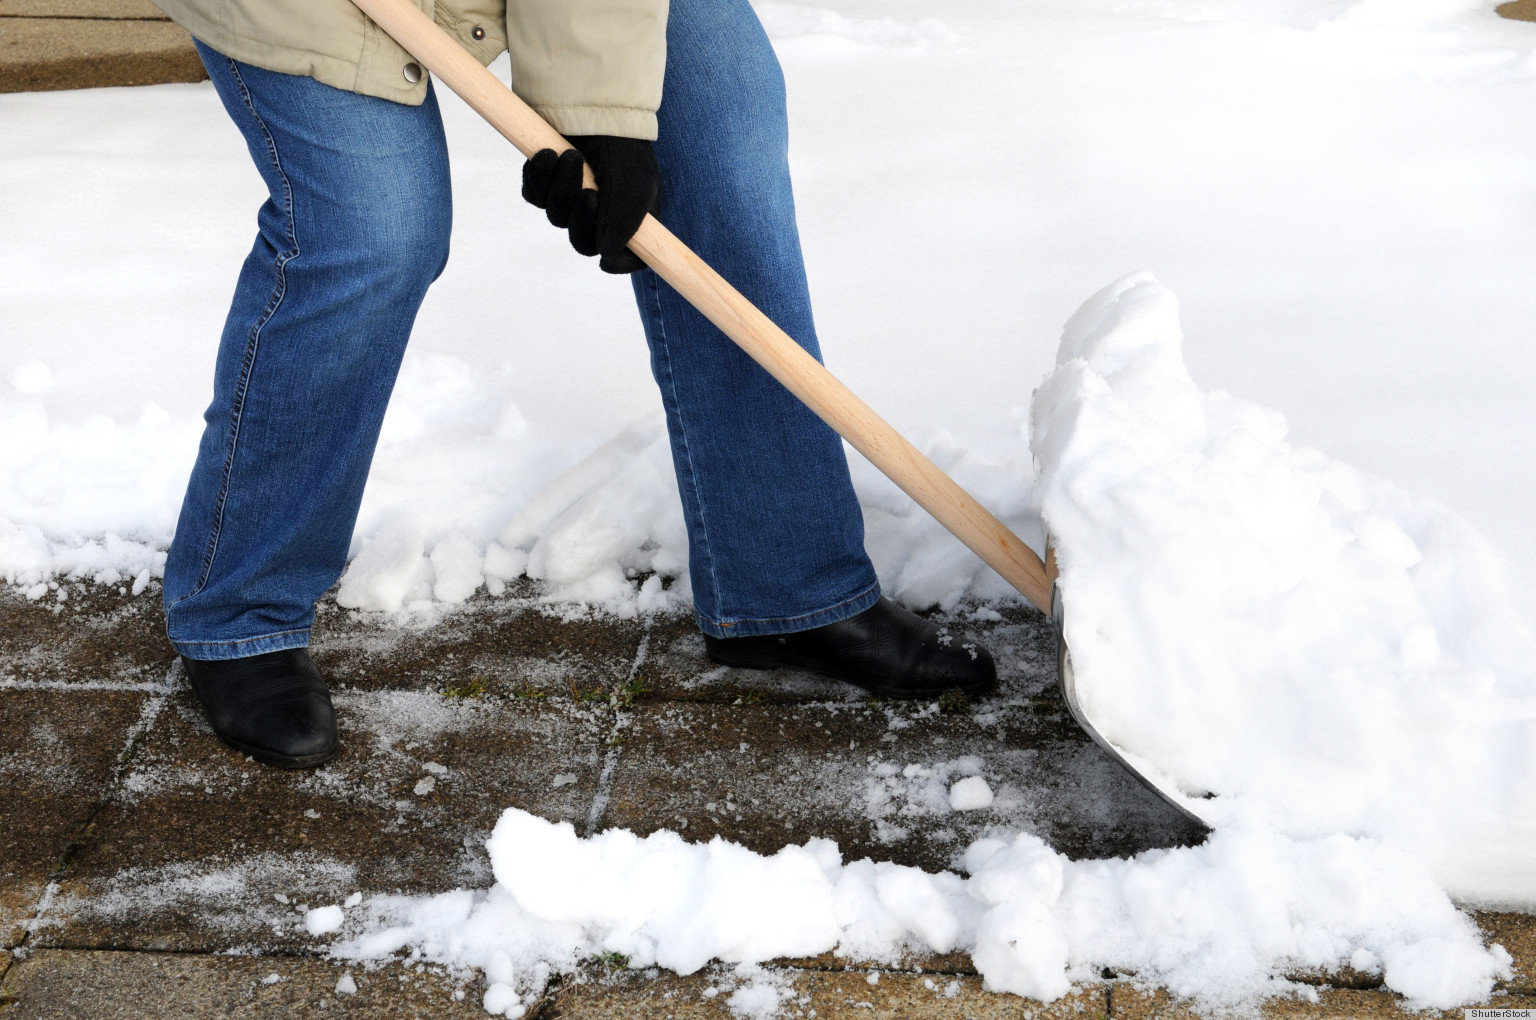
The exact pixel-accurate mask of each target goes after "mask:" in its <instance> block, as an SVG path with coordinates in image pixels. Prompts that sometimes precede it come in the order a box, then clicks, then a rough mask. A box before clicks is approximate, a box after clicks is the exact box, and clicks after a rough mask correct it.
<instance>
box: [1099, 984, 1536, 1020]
mask: <svg viewBox="0 0 1536 1020" xmlns="http://www.w3.org/2000/svg"><path fill="white" fill-rule="evenodd" d="M1109 1003H1110V1016H1111V1017H1114V1018H1115V1020H1200V1018H1202V1017H1209V1016H1212V1015H1213V1012H1212V1011H1210V1010H1201V1009H1199V1008H1198V1007H1196V1006H1195V1005H1194V1004H1192V1003H1190V1002H1189V1001H1187V1000H1181V999H1176V998H1174V997H1173V996H1172V995H1170V994H1168V992H1166V991H1164V990H1162V989H1155V990H1154V989H1146V988H1138V987H1136V986H1135V985H1133V984H1131V983H1129V982H1124V981H1117V982H1115V983H1114V984H1113V986H1112V987H1111V988H1110V991H1109ZM1484 1008H1489V1009H1533V1008H1536V998H1529V997H1524V996H1512V995H1495V996H1494V997H1493V998H1492V999H1491V1000H1489V1002H1488V1003H1486V1004H1485V1006H1484ZM1258 1015H1259V1016H1261V1017H1263V1018H1264V1020H1431V1018H1435V1017H1444V1018H1445V1020H1464V1017H1465V1013H1464V1011H1463V1010H1462V1008H1461V1007H1457V1008H1455V1009H1449V1010H1435V1009H1428V1010H1423V1011H1419V1010H1415V1009H1412V1008H1410V1007H1409V1005H1408V1004H1407V1001H1406V1000H1405V999H1403V997H1402V996H1400V995H1393V994H1392V993H1390V992H1379V991H1360V990H1356V989H1342V988H1324V989H1319V990H1316V991H1315V992H1313V993H1312V994H1311V995H1307V996H1297V997H1295V998H1273V999H1268V1000H1266V1001H1265V1002H1263V1003H1262V1004H1261V1005H1260V1006H1259V1007H1258Z"/></svg>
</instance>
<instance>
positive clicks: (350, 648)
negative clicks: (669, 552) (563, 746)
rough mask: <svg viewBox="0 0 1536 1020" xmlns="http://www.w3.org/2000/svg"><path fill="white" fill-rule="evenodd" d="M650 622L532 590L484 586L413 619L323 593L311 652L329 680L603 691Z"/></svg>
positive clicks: (625, 665)
mask: <svg viewBox="0 0 1536 1020" xmlns="http://www.w3.org/2000/svg"><path fill="white" fill-rule="evenodd" d="M646 633H647V631H646V626H645V624H644V623H642V622H639V621H636V620H620V619H616V618H614V617H613V616H610V615H606V614H598V613H591V612H587V611H584V610H580V609H572V608H570V607H563V606H549V605H545V604H542V603H540V602H539V600H538V599H537V598H534V597H522V598H518V597H511V596H508V597H503V598H489V597H487V596H484V595H481V596H479V597H477V598H475V599H472V600H471V601H470V602H469V603H468V604H467V605H465V606H463V607H462V608H458V609H449V610H443V611H438V612H437V613H435V614H434V615H430V616H424V617H420V618H415V619H413V618H412V617H411V616H410V615H409V614H388V613H359V612H353V611H350V610H346V609H342V608H341V607H339V606H337V605H336V603H335V602H334V601H332V600H331V599H329V598H327V599H325V600H323V601H322V602H321V603H320V605H319V606H318V607H317V615H316V619H315V628H314V632H313V636H312V647H311V649H310V650H311V652H312V654H313V655H314V657H315V662H316V664H318V665H319V666H320V669H321V671H322V673H324V675H325V677H326V679H327V681H328V682H329V683H330V684H331V685H332V687H334V688H340V689H346V688H356V689H361V690H385V689H402V690H417V691H424V690H437V691H449V690H454V691H471V690H472V691H475V692H476V693H481V694H485V695H487V696H491V697H495V696H498V695H516V694H535V695H537V694H543V695H556V696H567V697H570V696H573V697H578V698H580V697H588V698H593V699H594V700H595V699H596V697H597V696H598V695H602V696H604V697H606V695H607V694H608V693H611V692H612V691H614V690H615V689H617V687H618V686H619V685H620V684H622V683H623V682H624V681H625V680H627V679H628V678H629V675H630V672H631V671H632V669H633V668H634V664H635V660H636V656H637V654H638V651H639V648H640V644H641V641H642V640H643V639H644V638H645V636H646Z"/></svg>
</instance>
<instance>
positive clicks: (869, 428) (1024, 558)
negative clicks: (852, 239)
mask: <svg viewBox="0 0 1536 1020" xmlns="http://www.w3.org/2000/svg"><path fill="white" fill-rule="evenodd" d="M352 2H353V3H354V4H356V5H357V6H358V8H360V9H361V10H362V11H363V13H364V14H366V15H368V17H370V18H372V19H373V20H374V21H375V22H376V23H377V24H378V25H379V27H380V28H382V29H384V31H385V32H387V33H389V35H390V36H391V37H392V38H394V40H395V41H396V42H398V43H399V44H400V45H401V46H402V47H404V48H405V50H406V51H407V52H408V53H410V54H411V55H412V56H413V57H415V58H416V60H417V61H419V62H420V63H421V66H423V67H425V68H426V69H427V70H428V71H430V72H431V73H433V74H435V75H437V76H438V78H440V79H441V80H442V82H443V84H445V85H447V86H448V87H449V88H451V89H452V90H453V91H454V92H456V93H458V95H459V97H460V98H461V99H463V100H464V101H465V102H466V103H468V104H469V105H470V107H471V108H473V109H474V111H475V112H476V113H478V114H480V116H482V117H484V118H485V120H486V121H487V122H488V123H489V124H490V125H491V126H492V127H494V128H495V129H496V130H497V131H499V132H500V133H501V134H502V135H503V136H504V137H505V138H506V139H507V140H508V141H510V142H511V143H512V144H513V145H515V146H516V147H517V149H518V151H520V152H521V153H522V154H523V155H524V156H532V155H533V154H534V153H535V152H538V151H539V150H540V149H553V150H555V151H556V152H564V151H565V150H566V149H569V148H571V147H572V146H571V143H570V142H568V141H566V140H565V139H564V138H562V137H561V136H560V134H559V132H557V131H556V130H555V129H554V128H552V127H550V126H549V124H548V123H546V122H545V121H544V119H543V118H542V117H540V116H539V115H538V114H537V113H535V112H534V111H533V110H532V109H531V108H529V107H528V105H527V104H525V103H524V102H523V101H522V100H521V99H519V98H518V97H517V95H516V94H514V93H513V92H512V90H511V89H510V88H508V87H507V86H506V84H504V83H503V82H502V81H501V79H499V78H497V77H496V76H495V75H494V74H492V73H491V72H490V71H489V70H487V69H486V68H485V67H484V66H483V65H481V63H480V62H479V61H478V60H476V59H475V58H474V57H473V56H471V55H470V53H469V52H468V51H467V50H465V49H464V48H463V47H462V46H460V45H459V43H458V41H457V40H455V39H454V38H453V37H452V36H451V35H449V34H448V33H447V32H445V31H444V30H443V29H441V28H439V27H438V26H437V24H436V23H435V22H433V20H432V19H431V18H430V17H428V16H427V15H426V14H424V13H422V11H421V10H420V9H419V8H417V7H416V6H415V4H413V3H412V2H411V0H352ZM586 186H587V187H589V188H595V187H596V186H597V185H596V182H595V181H594V180H593V177H592V169H591V167H588V168H587V170H586ZM629 249H630V250H631V251H633V252H634V253H635V254H636V255H638V256H640V258H641V259H643V260H644V261H645V264H646V265H648V266H650V267H651V268H652V269H653V270H655V271H656V273H657V274H658V275H659V276H660V277H661V278H662V279H663V280H665V281H667V283H668V284H670V285H671V286H672V288H673V289H674V290H676V291H677V292H678V293H679V294H681V295H682V296H683V297H684V298H686V299H687V300H688V301H689V302H690V303H691V304H692V305H693V306H694V307H695V308H697V309H698V310H699V311H700V312H701V313H702V314H703V315H704V316H705V318H707V319H709V321H710V322H712V323H714V324H715V326H717V327H718V328H719V329H720V331H721V332H723V333H724V334H725V335H726V336H728V337H730V338H731V339H732V340H734V341H735V342H736V344H737V345H738V346H739V347H741V349H742V350H744V351H746V353H747V354H748V355H749V356H750V357H751V358H752V359H753V360H754V361H756V362H757V363H758V364H759V365H761V366H762V367H763V368H764V369H765V370H767V372H768V374H769V375H771V376H773V377H774V378H775V379H777V380H778V381H779V382H780V383H782V384H783V385H784V386H785V387H786V388H787V389H788V390H789V391H790V392H791V393H793V394H794V395H795V396H796V397H798V398H799V399H800V400H801V401H802V402H803V403H804V404H805V405H806V406H807V407H808V408H810V409H811V411H813V412H814V413H815V414H816V415H817V416H818V417H820V418H821V419H822V420H823V421H825V422H826V423H827V424H828V425H830V426H831V427H832V429H833V430H834V431H836V432H837V434H838V435H840V436H842V437H843V438H844V439H846V440H847V441H848V442H849V443H851V444H852V445H853V447H854V449H856V450H858V451H859V452H860V453H861V454H863V455H864V456H865V457H866V458H868V459H869V461H870V463H872V464H874V465H875V467H877V468H879V469H880V470H881V471H882V472H883V473H884V474H885V475H886V477H888V478H889V479H890V480H891V481H893V482H895V483H896V484H897V485H898V486H900V487H901V489H902V490H903V491H904V492H906V494H907V495H909V496H911V497H912V498H913V499H914V500H915V501H916V502H917V504H918V505H919V506H921V507H922V508H923V509H924V510H926V511H928V513H930V514H932V515H933V517H934V519H936V520H937V521H938V522H939V523H940V524H942V525H943V526H944V527H945V528H947V529H948V530H949V531H950V533H951V534H953V535H954V536H955V537H956V538H958V539H959V540H960V541H961V542H964V543H965V545H966V546H968V547H969V548H970V549H971V551H972V552H974V553H975V554H976V555H977V556H979V557H981V559H982V561H983V562H984V563H986V564H987V565H988V566H989V567H991V568H992V569H993V570H996V571H997V572H998V573H999V574H1001V575H1002V576H1003V579H1004V580H1006V581H1007V582H1008V583H1009V584H1011V585H1013V586H1014V587H1015V588H1017V589H1018V590H1019V592H1020V593H1021V594H1022V595H1023V596H1024V597H1025V598H1026V599H1028V600H1029V601H1030V602H1031V603H1033V604H1034V606H1035V607H1036V608H1037V609H1039V610H1040V611H1041V612H1043V613H1045V614H1046V615H1047V616H1049V617H1050V618H1051V619H1052V621H1053V622H1054V624H1055V629H1056V657H1057V665H1058V678H1059V681H1060V684H1061V693H1062V696H1063V697H1064V698H1065V700H1066V702H1067V708H1068V709H1069V710H1070V711H1071V713H1072V717H1073V718H1074V719H1075V720H1077V723H1078V725H1079V726H1081V727H1082V728H1083V730H1084V732H1086V733H1087V734H1088V735H1089V736H1090V737H1092V738H1093V740H1094V742H1095V743H1097V744H1098V745H1099V746H1100V747H1102V748H1103V749H1104V750H1105V751H1106V752H1108V754H1109V755H1110V756H1111V757H1112V758H1114V759H1115V760H1116V761H1117V762H1119V763H1120V764H1121V766H1123V767H1124V768H1125V770H1126V771H1127V772H1129V773H1130V774H1131V775H1133V776H1135V777H1136V778H1137V779H1138V780H1140V781H1141V782H1142V783H1143V784H1144V785H1145V786H1146V787H1147V788H1148V789H1149V790H1151V791H1152V792H1153V793H1155V794H1157V795H1158V796H1159V797H1160V798H1162V799H1163V800H1164V801H1165V802H1166V803H1167V804H1168V805H1169V806H1171V807H1172V808H1174V809H1175V810H1177V811H1178V812H1179V813H1180V814H1182V815H1184V816H1185V817H1186V818H1188V819H1189V820H1190V821H1192V822H1195V823H1197V824H1200V825H1204V820H1203V819H1201V818H1200V817H1199V816H1198V815H1196V814H1195V813H1194V812H1193V811H1191V810H1190V807H1189V806H1188V805H1189V802H1188V799H1187V798H1185V797H1183V796H1182V795H1180V794H1179V793H1178V792H1177V791H1173V790H1167V789H1164V788H1163V787H1162V785H1160V784H1159V783H1158V782H1156V781H1154V780H1153V779H1152V778H1150V777H1148V776H1147V775H1146V774H1144V773H1143V772H1142V771H1141V770H1139V769H1137V768H1135V767H1133V766H1132V765H1131V763H1130V762H1129V761H1128V760H1127V759H1126V757H1125V755H1124V754H1122V753H1121V751H1120V750H1119V749H1118V748H1117V747H1115V745H1114V744H1112V743H1110V742H1109V741H1108V740H1106V739H1105V738H1104V737H1103V736H1102V735H1101V734H1100V733H1099V731H1098V730H1097V729H1096V728H1095V727H1094V726H1093V724H1092V723H1091V722H1090V721H1089V720H1088V718H1087V716H1086V715H1084V713H1083V709H1082V705H1081V704H1080V703H1079V700H1078V697H1077V685H1076V677H1075V675H1074V673H1073V670H1072V657H1071V654H1070V653H1069V651H1068V649H1067V643H1066V633H1065V631H1064V630H1063V628H1062V610H1061V595H1060V592H1059V591H1057V590H1056V588H1055V584H1054V580H1055V570H1054V569H1053V568H1054V562H1052V564H1051V567H1052V569H1049V570H1048V569H1047V565H1046V564H1045V563H1044V562H1042V561H1041V559H1040V557H1039V556H1037V555H1035V552H1034V550H1033V549H1031V548H1030V547H1029V546H1027V545H1025V544H1024V542H1023V540H1022V539H1020V538H1019V537H1018V536H1017V535H1015V534H1014V533H1013V532H1012V531H1009V530H1008V528H1007V526H1005V525H1004V524H1003V522H1002V521H1000V520H998V519H997V518H996V517H995V516H993V515H992V514H991V513H990V512H989V511H987V510H986V509H985V508H984V507H983V506H982V505H981V504H980V503H978V502H976V500H975V499H973V498H972V497H971V495H970V494H969V493H967V492H966V491H965V490H964V489H962V488H960V486H959V485H958V484H956V483H955V481H954V480H953V479H952V478H950V477H949V476H948V475H946V474H945V473H944V472H943V471H941V470H939V468H938V467H937V466H936V465H935V464H934V463H933V462H932V461H931V460H929V459H928V458H927V457H925V456H923V454H922V453H921V452H919V451H918V449H917V447H915V446H913V445H912V444H911V443H910V442H908V441H907V440H906V439H905V438H904V437H903V436H902V435H901V434H900V433H898V432H897V431H896V430H895V429H894V428H892V427H891V426H890V424H889V423H888V422H886V421H885V420H884V419H883V418H881V417H880V416H879V415H878V414H876V413H875V412H874V411H873V410H872V409H871V408H870V407H869V405H867V404H865V403H864V401H862V400H860V399H859V398H858V397H857V396H855V395H854V393H853V392H852V391H851V390H849V389H848V387H846V386H844V385H843V384H842V383H841V382H839V381H838V379H837V378H836V377H834V376H833V375H832V373H831V372H828V371H827V370H826V368H825V367H823V366H822V364H821V363H820V362H818V361H817V360H816V359H815V358H813V357H811V356H810V355H809V354H807V353H806V352H805V350H804V349H803V348H802V347H801V346H800V345H799V344H797V343H795V341H794V340H792V339H791V338H790V337H789V335H788V334H787V333H785V332H784V331H783V330H781V329H780V328H779V327H778V326H776V325H774V324H773V321H772V320H770V319H769V318H768V317H767V316H766V315H764V314H763V313H762V312H761V311H759V310H758V309H757V308H756V307H755V306H754V305H753V304H752V303H751V302H750V301H748V300H747V299H746V298H744V297H742V295H741V294H740V293H738V292H737V291H736V289H735V288H734V287H732V286H731V285H730V284H729V283H727V282H726V281H725V279H724V278H723V277H722V276H720V274H718V273H716V272H715V271H714V270H713V269H711V268H710V267H709V266H708V265H706V264H705V262H704V261H703V260H702V259H700V258H699V257H698V256H697V255H695V254H694V253H693V252H692V251H690V250H689V249H688V248H687V246H685V245H684V244H683V243H682V242H681V241H679V240H678V239H677V238H676V237H674V236H673V235H672V233H671V231H669V230H667V228H666V227H664V226H662V225H661V223H660V221H658V220H657V219H656V218H655V217H654V216H647V217H646V218H645V222H644V223H642V224H641V226H640V230H639V232H638V233H636V234H635V236H634V238H633V239H632V240H631V241H630V242H629ZM1052 559H1054V558H1052Z"/></svg>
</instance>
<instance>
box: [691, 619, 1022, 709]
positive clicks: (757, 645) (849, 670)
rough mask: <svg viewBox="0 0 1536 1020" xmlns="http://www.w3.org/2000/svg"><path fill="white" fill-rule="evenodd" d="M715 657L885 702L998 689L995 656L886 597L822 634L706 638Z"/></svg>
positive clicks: (728, 663) (725, 662)
mask: <svg viewBox="0 0 1536 1020" xmlns="http://www.w3.org/2000/svg"><path fill="white" fill-rule="evenodd" d="M704 648H705V650H706V651H708V653H709V657H710V658H711V659H713V660H714V661H716V662H718V663H720V664H721V665H724V666H740V667H743V668H745V669H781V668H787V669H803V670H806V671H808V672H811V673H820V674H821V675H823V676H831V677H836V678H838V679H839V680H846V681H848V682H849V683H851V684H854V685H856V686H859V687H862V688H864V689H865V690H866V691H869V692H870V693H872V694H878V695H880V696H881V697H883V698H903V699H921V698H936V697H938V696H939V695H941V694H943V693H945V692H946V691H954V690H959V691H964V692H965V693H966V694H979V693H981V692H982V691H988V690H991V689H992V688H993V687H994V686H996V684H997V667H996V666H995V665H994V664H993V662H992V655H991V653H990V652H988V651H987V650H986V649H985V648H983V647H981V646H980V645H978V644H976V643H975V642H971V641H966V640H964V639H962V638H958V637H954V636H952V635H950V634H948V633H947V632H945V631H943V630H941V629H940V628H939V626H938V625H937V624H933V623H929V622H928V621H927V620H924V619H923V618H922V617H920V616H917V615H915V614H913V613H910V612H908V611H907V610H905V609H903V608H901V607H900V606H898V605H897V604H896V603H894V602H892V601H891V600H890V599H887V598H881V599H880V601H879V602H876V603H875V604H874V605H873V606H870V607H869V608H868V609H866V610H864V612H862V613H860V614H859V615H858V616H854V617H850V618H849V619H846V620H840V621H838V622H837V623H829V624H827V625H826V626H825V627H817V628H816V629H815V630H802V631H798V632H796V633H794V634H769V635H765V636H762V637H739V638H717V637H710V636H709V635H708V634H706V635H704Z"/></svg>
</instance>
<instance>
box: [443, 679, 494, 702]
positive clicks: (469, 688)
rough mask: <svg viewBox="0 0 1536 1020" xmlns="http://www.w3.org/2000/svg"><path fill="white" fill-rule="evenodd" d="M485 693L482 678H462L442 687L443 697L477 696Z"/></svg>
mask: <svg viewBox="0 0 1536 1020" xmlns="http://www.w3.org/2000/svg"><path fill="white" fill-rule="evenodd" d="M484 693H485V682H484V681H483V680H479V679H475V680H462V681H459V682H457V683H451V684H449V685H448V686H447V687H444V688H443V697H445V698H478V697H480V695H482V694H484Z"/></svg>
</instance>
